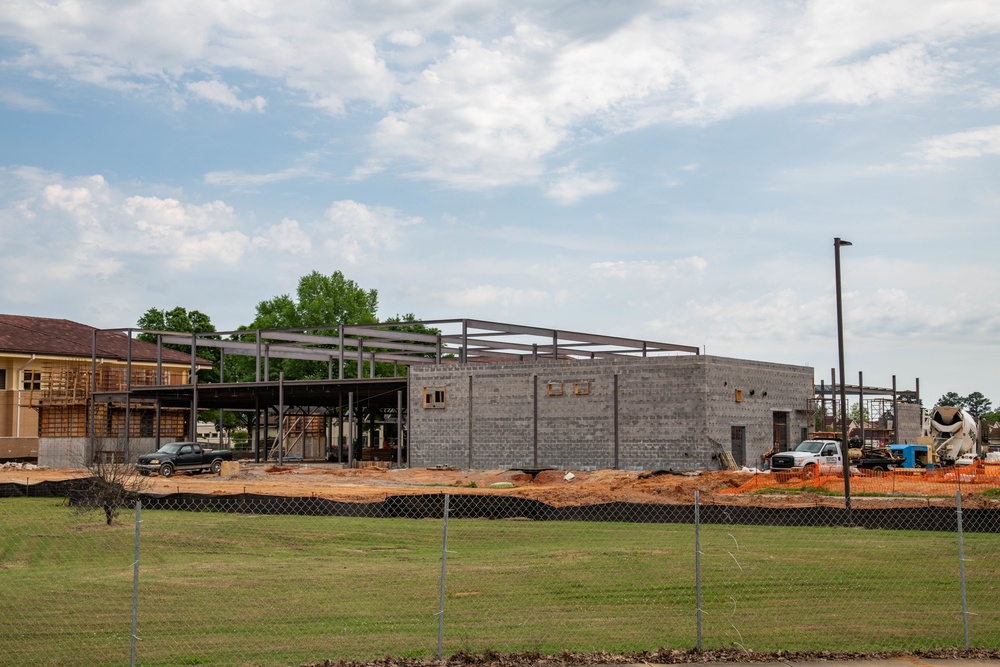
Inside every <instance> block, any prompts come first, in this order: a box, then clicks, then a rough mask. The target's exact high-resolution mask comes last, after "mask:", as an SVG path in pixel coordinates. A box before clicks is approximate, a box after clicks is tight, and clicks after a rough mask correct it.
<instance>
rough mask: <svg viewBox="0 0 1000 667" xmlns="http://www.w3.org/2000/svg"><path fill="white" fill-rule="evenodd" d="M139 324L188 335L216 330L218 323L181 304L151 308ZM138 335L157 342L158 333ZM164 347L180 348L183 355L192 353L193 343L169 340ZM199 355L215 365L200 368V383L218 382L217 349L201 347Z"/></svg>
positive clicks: (148, 340)
mask: <svg viewBox="0 0 1000 667" xmlns="http://www.w3.org/2000/svg"><path fill="white" fill-rule="evenodd" d="M136 326H138V327H139V328H140V329H147V330H153V331H176V332H178V333H188V334H190V333H198V334H204V333H215V325H214V324H212V319H211V318H210V317H209V316H208V315H206V314H205V313H203V312H201V311H199V310H187V309H186V308H184V307H182V306H177V307H175V308H171V309H170V310H160V309H158V308H150V309H149V310H147V311H146V312H145V313H143V315H142V317H140V318H139V321H138V322H136ZM136 338H137V339H139V340H141V341H145V342H147V343H152V344H154V345H155V344H156V342H157V338H158V336H157V334H155V333H140V334H138V335H136ZM211 338H214V339H218V336H211ZM163 347H167V348H170V349H172V350H177V351H178V352H183V353H184V354H190V353H191V346H190V345H180V344H176V343H166V344H164V346H163ZM197 355H198V357H199V358H201V359H205V360H206V361H210V362H212V368H210V369H204V370H199V371H198V382H218V381H219V371H218V365H219V356H220V355H219V350H218V348H214V347H201V348H198V351H197Z"/></svg>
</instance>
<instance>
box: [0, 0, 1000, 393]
mask: <svg viewBox="0 0 1000 667" xmlns="http://www.w3.org/2000/svg"><path fill="white" fill-rule="evenodd" d="M998 73H1000V2H995V1H994V0H879V2H871V0H814V1H801V0H780V1H779V0H732V1H729V0H708V1H701V2H694V1H680V0H661V1H652V0H649V1H647V0H634V1H631V2H617V1H612V0H606V1H603V2H602V1H597V0H577V1H575V2H560V1H559V0H552V1H550V2H544V3H539V2H527V1H518V0H507V1H504V2H498V1H493V0H437V1H436V0H385V1H383V2H378V3H371V2H357V1H354V2H352V1H349V0H344V1H342V2H336V3H326V2H315V0H282V2H272V1H271V0H231V1H228V2H222V1H218V0H172V1H171V2H163V1H162V0H143V1H131V2H130V1H127V0H107V1H104V0H5V2H3V3H0V233H2V235H0V238H2V241H0V266H2V273H0V276H2V280H0V312H5V313H12V314H20V315H35V316H42V317H54V318H65V319H70V320H74V321H77V322H82V323H85V324H89V325H93V326H97V327H102V328H112V327H131V326H135V324H136V322H137V320H138V319H139V317H140V316H141V315H142V314H143V313H144V312H145V311H146V310H148V309H149V308H161V309H170V308H173V307H175V306H182V307H184V308H186V309H188V310H192V309H196V310H199V311H201V312H203V313H205V314H207V315H209V317H211V319H212V322H213V323H214V324H215V326H216V328H217V329H218V330H232V329H235V328H236V327H238V326H240V325H244V324H249V323H250V322H251V321H252V320H253V319H254V316H255V308H256V305H257V304H258V303H259V302H260V301H263V300H266V299H271V298H273V297H275V296H278V295H281V294H290V295H294V292H295V288H296V285H297V283H298V280H299V278H300V277H301V276H303V275H306V274H308V273H310V272H312V271H319V272H321V273H323V274H327V275H328V274H331V273H333V272H334V271H341V272H342V273H343V274H344V275H345V276H346V277H348V278H350V279H352V280H354V281H355V282H357V283H358V284H359V285H360V286H362V287H364V288H366V289H369V288H371V289H376V290H378V295H379V306H380V310H379V313H378V314H379V316H380V317H382V318H388V317H391V316H394V315H403V314H407V313H413V314H415V315H416V316H417V317H418V318H419V319H428V320H429V319H440V318H476V319H486V320H495V321H502V322H512V323H517V324H524V325H530V326H537V327H543V328H553V329H566V330H573V331H583V332H589V333H602V334H613V335H620V336H626V337H630V338H641V339H646V340H652V341H660V342H668V343H678V344H683V345H696V346H699V347H700V348H702V350H703V351H704V352H706V353H708V354H711V355H720V356H726V357H738V358H746V359H757V360H762V361H770V362H778V363H787V364H798V365H808V366H812V367H813V368H815V369H816V380H817V382H819V380H821V379H822V380H825V381H827V382H829V379H830V369H831V368H834V367H836V366H837V323H836V306H835V279H834V246H833V239H834V238H835V237H840V238H843V239H846V240H849V241H851V242H852V243H853V245H852V246H850V247H844V248H842V250H841V260H842V287H843V304H844V305H843V312H844V331H845V358H846V377H847V379H848V381H849V382H857V377H858V373H859V372H863V373H864V381H865V384H866V385H872V386H878V387H889V386H891V383H892V376H893V375H895V376H896V377H897V385H898V387H899V388H900V389H914V388H915V386H916V381H917V378H919V383H920V392H921V397H922V398H923V400H924V404H925V405H929V404H933V402H934V400H935V399H936V398H937V397H939V396H940V395H942V394H943V393H945V392H948V391H955V392H958V393H959V394H961V395H966V394H968V393H971V392H974V391H979V392H982V393H983V394H985V395H986V396H987V397H988V398H990V399H992V401H993V402H994V404H995V405H996V404H1000V370H998V369H1000V362H998V358H1000V354H998V353H1000V344H998V341H1000V309H998V308H997V305H996V299H997V295H998V291H1000V187H998V185H1000V74H998ZM331 324H333V323H331Z"/></svg>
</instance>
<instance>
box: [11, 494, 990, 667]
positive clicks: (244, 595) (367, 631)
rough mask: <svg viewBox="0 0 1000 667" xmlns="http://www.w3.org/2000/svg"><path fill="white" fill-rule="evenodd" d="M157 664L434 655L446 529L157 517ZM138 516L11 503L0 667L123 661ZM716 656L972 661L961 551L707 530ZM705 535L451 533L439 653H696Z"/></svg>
mask: <svg viewBox="0 0 1000 667" xmlns="http://www.w3.org/2000/svg"><path fill="white" fill-rule="evenodd" d="M141 518H142V521H141V534H142V540H141V546H140V556H139V577H140V579H139V582H140V583H139V593H138V633H137V634H138V641H137V656H138V663H139V664H142V665H183V664H189V665H243V664H265V665H276V664H288V665H292V664H299V663H301V662H310V661H321V660H323V659H341V658H343V659H366V658H375V657H382V656H385V655H394V656H410V657H433V656H434V654H435V652H436V648H437V632H438V618H439V617H438V605H439V592H440V585H441V579H440V577H441V546H442V532H443V531H442V528H443V522H442V521H440V520H428V519H362V518H348V517H316V516H313V517H309V516H260V515H252V514H223V513H214V512H174V511H149V510H146V511H143V512H142V514H141ZM134 519H135V514H134V512H126V513H123V515H122V517H121V523H120V524H119V525H115V526H112V527H107V526H104V525H103V524H102V522H101V521H100V517H97V516H96V515H91V516H86V515H83V516H81V515H79V514H77V513H76V512H74V511H73V510H71V509H70V508H67V507H65V506H63V504H62V500H60V499H37V498H36V499H6V500H0V622H2V627H3V628H4V630H3V632H2V633H0V656H4V658H3V659H2V660H0V662H6V661H9V663H10V664H31V665H46V664H49V665H75V664H80V665H98V664H108V665H112V664H114V665H121V664H128V659H129V650H130V638H131V623H132V593H133V590H132V585H133V571H134V570H133V563H134V550H135V525H134ZM700 544H701V577H702V614H701V617H702V630H703V645H704V646H705V647H706V648H715V647H720V646H738V647H742V648H746V649H752V650H757V651H766V650H773V649H778V648H781V649H810V650H812V649H842V650H879V649H900V648H933V647H942V646H961V645H962V643H963V631H962V616H961V594H960V589H959V560H958V547H957V540H956V536H955V535H953V534H949V533H940V532H917V531H877V530H860V529H850V528H808V527H807V528H803V527H798V528H777V527H760V526H735V525H734V526H718V525H715V526H702V527H701V531H700ZM694 545H695V535H694V528H693V526H691V525H679V524H623V523H611V522H531V521H516V520H513V521H509V520H508V521H488V520H478V519H477V520H472V519H463V520H452V521H450V522H449V534H448V553H447V579H446V595H445V609H444V635H443V648H444V652H445V653H454V652H457V651H469V652H483V651H485V650H497V651H538V652H542V653H554V652H559V651H561V650H563V649H567V650H575V651H597V650H604V651H616V652H618V651H640V650H654V649H656V648H659V647H661V646H667V647H675V648H691V647H693V646H695V644H696V642H697V636H698V635H697V630H698V619H697V614H696V598H695V546H694ZM965 549H966V558H967V560H966V575H967V580H968V601H969V608H970V611H972V612H973V614H974V615H970V617H969V618H970V634H971V640H972V644H973V645H974V646H984V647H989V648H998V647H1000V630H998V628H1000V612H998V611H997V609H998V605H997V604H996V599H997V596H998V594H1000V590H998V586H997V582H1000V535H984V534H975V535H966V536H965Z"/></svg>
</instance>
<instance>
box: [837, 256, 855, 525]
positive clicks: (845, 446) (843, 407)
mask: <svg viewBox="0 0 1000 667" xmlns="http://www.w3.org/2000/svg"><path fill="white" fill-rule="evenodd" d="M849 245H852V244H851V242H850V241H844V240H843V239H840V238H834V239H833V266H834V271H835V272H836V283H837V348H838V352H839V354H840V379H839V381H838V383H839V384H840V453H841V456H843V458H844V508H845V509H846V510H847V511H848V512H850V511H851V456H850V446H849V443H848V442H847V388H846V387H845V386H844V307H843V300H842V298H841V296H840V248H841V246H849ZM836 416H837V415H834V417H836Z"/></svg>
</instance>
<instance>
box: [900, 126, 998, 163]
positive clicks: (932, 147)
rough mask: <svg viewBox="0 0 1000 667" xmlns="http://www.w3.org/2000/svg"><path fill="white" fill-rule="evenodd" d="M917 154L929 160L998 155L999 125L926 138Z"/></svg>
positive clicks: (938, 160) (940, 160)
mask: <svg viewBox="0 0 1000 667" xmlns="http://www.w3.org/2000/svg"><path fill="white" fill-rule="evenodd" d="M917 154H918V155H919V156H920V157H922V158H923V159H924V160H927V161H929V162H942V161H944V160H954V159H958V158H969V157H982V156H984V155H1000V125H991V126H989V127H980V128H976V129H974V130H967V131H965V132H955V133H953V134H946V135H942V136H938V137H933V138H931V139H927V140H926V141H924V142H923V143H922V145H921V148H920V150H919V151H918V153H917Z"/></svg>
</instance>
